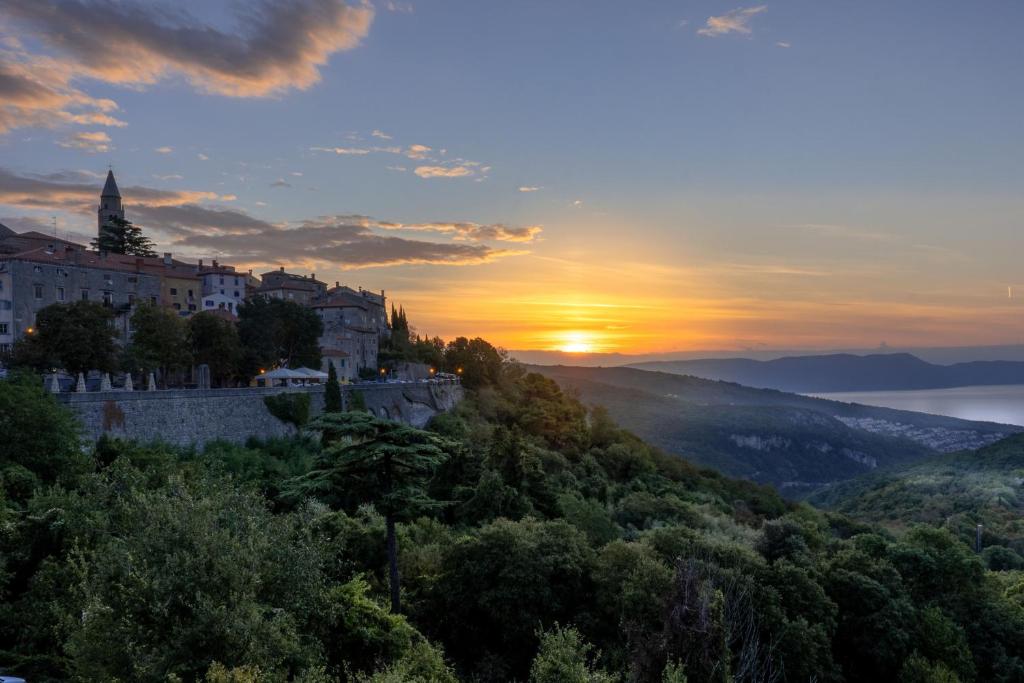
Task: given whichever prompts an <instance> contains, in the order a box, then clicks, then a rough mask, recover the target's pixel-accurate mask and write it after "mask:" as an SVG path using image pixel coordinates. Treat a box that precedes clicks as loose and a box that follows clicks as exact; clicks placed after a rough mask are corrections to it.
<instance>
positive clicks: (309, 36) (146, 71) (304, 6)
mask: <svg viewBox="0 0 1024 683" xmlns="http://www.w3.org/2000/svg"><path fill="white" fill-rule="evenodd" d="M238 7H239V8H242V7H243V5H238ZM0 16H3V17H4V18H5V19H6V20H7V21H9V22H11V23H13V24H16V25H17V26H18V28H19V29H20V30H21V31H22V32H28V33H31V34H32V35H33V36H34V37H35V38H36V39H38V40H39V41H40V42H41V43H42V44H44V45H45V46H47V47H48V48H50V49H51V50H54V51H56V52H59V53H60V54H62V55H64V56H66V57H67V62H66V63H67V64H74V65H75V67H74V74H75V76H76V77H87V78H93V79H97V80H102V81H106V82H108V83H116V84H121V85H130V86H144V85H151V84H154V83H156V82H158V81H160V80H162V79H164V78H167V77H170V76H175V75H178V76H182V77H184V78H185V79H186V80H188V81H189V82H191V83H192V84H193V85H194V86H196V87H197V88H198V89H200V90H202V91H203V92H208V93H215V94H219V95H227V96H233V97H264V96H269V95H276V94H280V93H283V92H286V91H289V90H293V89H299V90H305V89H307V88H309V87H310V86H312V85H313V84H315V83H317V82H318V81H319V80H320V68H321V67H322V66H324V65H325V64H326V63H327V61H328V59H329V58H330V56H331V55H332V54H334V53H336V52H339V51H343V50H351V49H352V48H354V47H356V46H357V45H359V43H360V41H361V40H362V39H363V38H364V37H365V36H366V35H367V34H368V32H369V29H370V24H371V23H372V21H373V8H372V6H371V5H370V4H369V3H363V4H359V5H356V6H349V5H347V4H345V3H344V2H342V1H341V0H280V1H278V0H260V1H258V2H255V1H254V2H251V3H246V4H245V5H244V13H243V12H242V11H241V10H240V11H239V16H238V23H239V25H240V26H241V27H242V30H241V31H240V32H230V31H224V30H221V29H219V28H217V27H216V26H214V25H212V24H209V23H204V22H202V21H201V20H199V19H197V18H196V17H194V16H192V15H190V14H188V13H187V12H186V11H185V10H182V9H175V10H169V9H162V8H158V7H153V6H151V5H147V4H143V3H138V2H117V1H115V0H4V2H3V3H2V4H0ZM5 23H6V22H5ZM113 37H116V49H111V40H113Z"/></svg>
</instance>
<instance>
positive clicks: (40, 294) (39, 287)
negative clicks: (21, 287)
mask: <svg viewBox="0 0 1024 683" xmlns="http://www.w3.org/2000/svg"><path fill="white" fill-rule="evenodd" d="M32 289H33V290H34V293H35V295H36V298H37V299H42V298H43V286H42V285H32Z"/></svg>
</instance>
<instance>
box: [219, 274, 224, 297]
mask: <svg viewBox="0 0 1024 683" xmlns="http://www.w3.org/2000/svg"><path fill="white" fill-rule="evenodd" d="M220 283H221V284H224V278H223V277H221V279H220ZM221 294H223V292H221Z"/></svg>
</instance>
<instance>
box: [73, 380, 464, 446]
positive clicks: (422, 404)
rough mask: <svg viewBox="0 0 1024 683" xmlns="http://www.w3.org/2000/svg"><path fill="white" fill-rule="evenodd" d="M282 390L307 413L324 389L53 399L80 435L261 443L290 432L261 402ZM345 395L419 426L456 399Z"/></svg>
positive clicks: (380, 390) (435, 394)
mask: <svg viewBox="0 0 1024 683" xmlns="http://www.w3.org/2000/svg"><path fill="white" fill-rule="evenodd" d="M284 392H289V393H308V394H310V398H311V403H310V408H311V413H312V414H313V415H317V414H319V413H321V412H322V411H323V407H324V388H323V386H313V387H288V388H282V387H275V388H251V387H247V388H241V389H181V390H178V389H174V390H167V391H96V392H88V393H63V394H57V396H56V397H57V400H59V401H60V402H62V403H64V404H65V405H67V406H68V407H69V408H71V410H72V411H73V412H74V413H75V414H77V415H78V418H79V420H80V421H81V422H82V424H83V425H84V427H85V431H86V434H87V435H88V436H89V437H90V438H92V439H99V438H100V436H102V435H103V434H109V435H110V436H115V437H121V438H127V439H135V440H138V441H144V442H149V441H163V442H165V443H170V444H174V445H177V446H189V445H193V444H194V445H196V446H197V447H202V446H203V445H204V444H206V443H208V442H210V441H214V440H218V439H223V440H225V441H231V442H233V443H243V442H245V441H246V439H248V438H249V437H257V438H260V439H266V438H271V437H280V436H288V435H290V434H294V432H295V428H294V427H292V426H291V425H288V424H285V423H284V422H281V421H280V420H278V419H277V418H276V417H274V416H273V415H271V414H270V411H269V410H267V406H266V404H264V402H263V398H264V397H265V396H268V395H273V394H280V393H284ZM353 392H359V393H360V394H361V395H362V398H363V402H364V403H365V405H366V407H367V409H368V410H369V411H370V412H372V413H373V414H374V415H376V416H378V417H384V418H388V419H391V420H398V421H401V422H405V423H407V424H411V425H413V426H416V427H422V426H424V425H425V424H426V423H427V422H428V421H429V420H430V418H431V417H433V416H434V415H436V414H437V413H439V412H443V411H446V410H450V409H451V408H453V407H454V406H455V404H457V403H458V402H459V401H460V400H461V399H462V387H461V386H459V385H457V384H440V383H438V384H435V383H428V382H418V383H409V384H383V383H381V384H360V385H355V386H346V385H343V386H342V400H343V402H344V403H345V405H346V407H347V406H349V405H351V403H352V398H353Z"/></svg>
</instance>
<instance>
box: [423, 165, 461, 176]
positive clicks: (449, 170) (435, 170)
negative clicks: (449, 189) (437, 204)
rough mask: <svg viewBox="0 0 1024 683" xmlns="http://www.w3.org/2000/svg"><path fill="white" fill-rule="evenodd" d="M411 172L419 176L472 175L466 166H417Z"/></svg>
mask: <svg viewBox="0 0 1024 683" xmlns="http://www.w3.org/2000/svg"><path fill="white" fill-rule="evenodd" d="M413 173H415V174H416V175H418V176H419V177H420V178H462V177H465V176H469V175H473V170H472V169H471V168H468V167H466V166H448V167H445V166H417V167H416V169H415V170H414V171H413Z"/></svg>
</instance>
